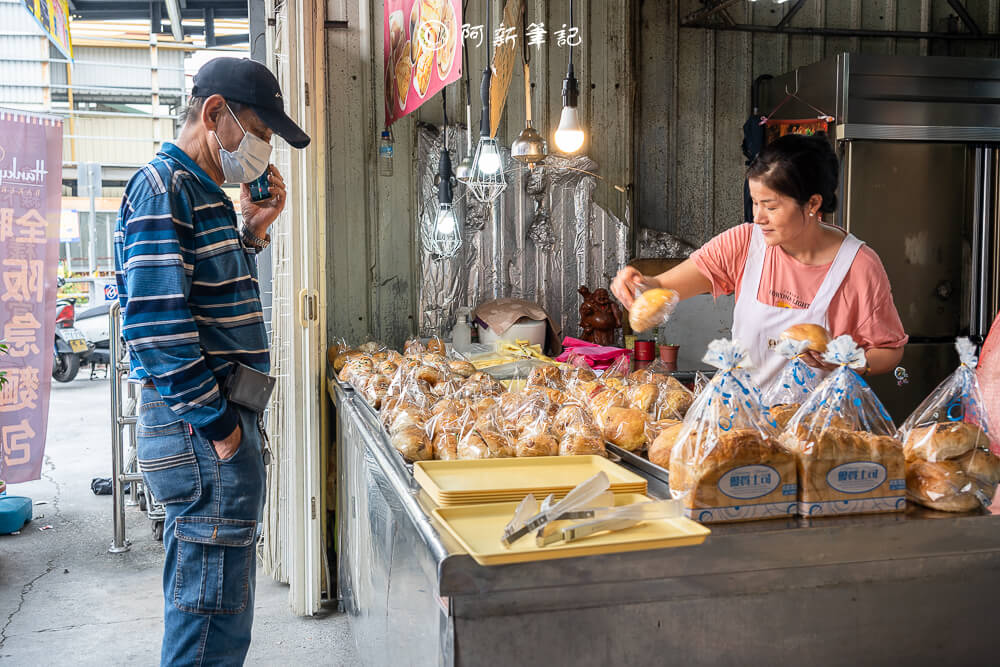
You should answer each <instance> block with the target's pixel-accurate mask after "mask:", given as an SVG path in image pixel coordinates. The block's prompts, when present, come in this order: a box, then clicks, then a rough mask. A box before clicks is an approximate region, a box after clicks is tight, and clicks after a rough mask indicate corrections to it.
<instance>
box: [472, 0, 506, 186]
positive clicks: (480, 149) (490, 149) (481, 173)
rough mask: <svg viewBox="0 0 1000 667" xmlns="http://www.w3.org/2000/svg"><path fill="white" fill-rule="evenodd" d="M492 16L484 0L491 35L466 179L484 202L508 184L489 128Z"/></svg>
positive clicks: (491, 76) (501, 160)
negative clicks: (473, 153)
mask: <svg viewBox="0 0 1000 667" xmlns="http://www.w3.org/2000/svg"><path fill="white" fill-rule="evenodd" d="M491 18H492V17H491V14H490V3H489V0H486V33H487V34H488V35H489V36H490V45H489V49H488V54H489V55H487V57H486V67H485V68H484V69H483V83H482V86H481V87H480V89H479V94H480V97H481V98H482V103H483V112H482V116H481V117H480V119H479V145H478V146H476V156H475V157H474V158H473V160H472V176H470V177H469V180H468V181H467V182H466V185H467V186H468V187H469V190H470V191H471V192H472V196H473V197H475V198H476V199H478V200H479V201H481V202H484V203H489V202H492V201H493V200H495V199H496V198H497V197H499V196H500V194H501V193H503V191H504V190H505V189H506V188H507V180H506V178H505V177H504V173H503V156H502V155H501V154H500V146H499V144H498V143H497V140H496V139H495V138H493V137H492V136H491V132H490V81H491V80H492V78H493V66H492V64H491V63H490V60H491V58H492V53H493V22H492V20H491Z"/></svg>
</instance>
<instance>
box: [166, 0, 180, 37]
mask: <svg viewBox="0 0 1000 667" xmlns="http://www.w3.org/2000/svg"><path fill="white" fill-rule="evenodd" d="M164 1H165V3H166V5H167V16H169V17H170V34H171V35H173V37H174V41H175V42H183V41H184V25H183V24H182V23H181V6H180V3H178V2H177V0H164Z"/></svg>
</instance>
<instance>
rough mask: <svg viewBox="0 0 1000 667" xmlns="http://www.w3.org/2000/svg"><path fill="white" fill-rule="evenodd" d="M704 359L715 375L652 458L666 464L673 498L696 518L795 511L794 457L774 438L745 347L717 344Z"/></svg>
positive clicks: (657, 443)
mask: <svg viewBox="0 0 1000 667" xmlns="http://www.w3.org/2000/svg"><path fill="white" fill-rule="evenodd" d="M704 361H705V362H706V363H708V364H710V365H712V366H714V367H715V368H717V369H719V370H718V372H717V373H716V374H715V376H714V377H713V378H712V380H711V381H710V382H709V383H708V385H707V386H706V388H705V390H704V391H703V392H702V393H701V394H700V395H699V396H698V397H697V398H696V399H695V400H694V403H693V404H692V405H691V408H690V409H689V410H688V412H687V416H686V417H685V418H684V422H683V424H682V425H681V426H679V427H674V428H670V429H666V430H664V431H663V432H662V433H660V435H659V436H658V437H657V439H656V441H654V443H653V445H652V446H651V448H650V452H649V454H650V461H652V462H653V463H655V464H657V465H660V466H664V467H668V469H669V471H670V493H671V495H672V496H673V497H674V498H675V499H677V500H679V501H681V504H682V506H683V507H684V511H685V513H686V514H687V516H689V517H691V518H692V519H695V520H697V521H701V522H724V521H746V520H752V519H768V518H774V517H788V516H791V515H794V514H795V513H796V509H797V506H796V500H795V497H796V490H797V485H796V469H795V458H794V456H793V455H792V454H791V453H789V452H788V451H786V450H784V449H783V448H782V447H781V446H780V445H778V443H777V442H776V441H775V438H774V431H773V429H772V427H771V425H770V424H769V423H768V422H767V420H766V416H765V411H764V409H763V406H762V405H761V402H760V398H761V397H760V392H759V391H758V390H757V388H756V387H754V385H753V383H752V381H751V379H750V374H749V372H748V371H747V370H746V368H745V367H744V366H745V364H748V354H747V350H746V348H744V347H743V346H742V345H741V344H740V343H739V342H738V341H729V340H716V341H712V343H711V344H710V345H709V347H708V352H707V353H706V355H705V357H704Z"/></svg>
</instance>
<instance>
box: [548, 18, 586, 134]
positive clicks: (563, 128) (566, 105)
mask: <svg viewBox="0 0 1000 667" xmlns="http://www.w3.org/2000/svg"><path fill="white" fill-rule="evenodd" d="M569 24H570V27H573V0H569ZM562 99H563V109H562V113H561V114H560V115H559V127H557V128H556V133H555V143H556V148H558V149H559V150H561V151H562V152H563V153H575V152H577V151H578V150H580V148H581V147H582V146H583V140H584V132H583V126H582V125H581V124H580V111H579V109H578V108H577V104H578V103H579V99H580V88H579V86H578V85H577V82H576V73H575V72H574V71H573V45H572V44H570V45H569V66H568V67H567V68H566V78H565V79H563V88H562Z"/></svg>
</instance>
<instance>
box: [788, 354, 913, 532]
mask: <svg viewBox="0 0 1000 667" xmlns="http://www.w3.org/2000/svg"><path fill="white" fill-rule="evenodd" d="M823 359H824V360H825V361H826V362H827V363H829V364H833V365H835V366H837V369H836V370H834V371H833V372H832V373H831V374H830V375H829V376H828V377H827V378H826V379H825V380H823V382H822V383H821V384H820V385H819V387H817V388H816V390H815V391H813V392H812V393H811V394H810V395H809V397H808V399H807V400H806V401H805V403H803V404H802V406H801V407H800V408H799V409H798V411H796V413H795V414H794V415H793V416H792V418H791V419H790V420H789V421H788V425H787V426H786V427H785V430H784V432H783V433H782V434H781V436H780V439H781V442H782V444H783V445H784V446H785V448H786V449H788V450H789V451H790V452H792V453H793V454H794V455H795V457H796V460H797V465H798V474H799V496H798V501H799V513H800V514H802V515H803V516H807V517H817V516H829V515H839V514H864V513H870V512H901V511H903V510H905V509H906V480H905V469H904V466H903V445H902V443H901V442H900V441H899V440H898V439H897V438H896V427H895V425H894V424H893V423H892V418H891V417H890V416H889V413H888V412H887V411H886V409H885V406H883V405H882V402H881V401H879V399H878V397H877V396H876V395H875V392H873V391H872V389H871V387H869V386H868V383H867V382H865V381H864V379H863V378H862V377H861V376H860V375H859V374H858V373H857V372H856V371H857V369H861V368H864V366H865V353H864V350H862V349H861V348H860V347H859V346H858V345H857V343H855V342H854V340H853V339H852V338H851V337H850V336H847V335H844V336H839V337H837V338H834V339H833V340H831V341H830V342H829V343H828V344H827V345H826V352H825V353H824V354H823Z"/></svg>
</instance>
